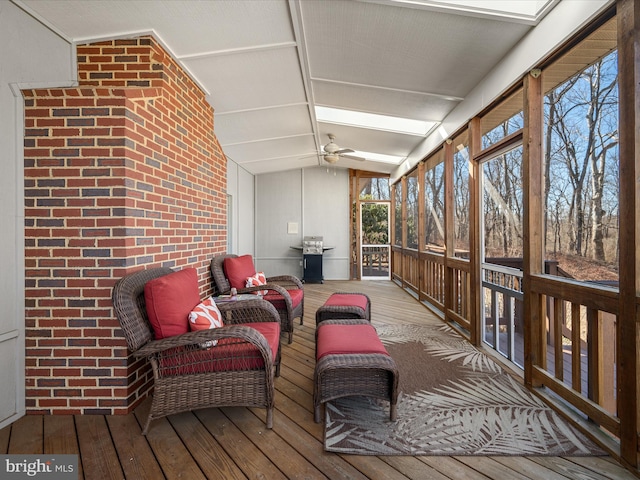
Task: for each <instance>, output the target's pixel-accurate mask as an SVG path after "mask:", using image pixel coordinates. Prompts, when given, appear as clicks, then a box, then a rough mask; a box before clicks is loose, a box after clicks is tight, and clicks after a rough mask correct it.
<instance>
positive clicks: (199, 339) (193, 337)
mask: <svg viewBox="0 0 640 480" xmlns="http://www.w3.org/2000/svg"><path fill="white" fill-rule="evenodd" d="M224 338H236V339H241V340H244V341H246V342H248V343H251V344H252V345H254V346H255V347H256V348H257V349H258V350H259V351H260V352H261V354H262V356H263V357H264V358H265V361H266V360H267V359H268V360H269V362H271V363H272V359H271V353H270V352H271V349H270V347H269V343H268V342H267V340H266V338H264V335H262V334H261V333H260V332H259V331H258V330H256V329H255V328H251V327H247V326H244V325H228V326H227V325H225V326H224V327H220V328H211V329H206V330H198V331H195V332H188V333H185V334H182V335H176V336H173V337H167V338H163V339H161V340H154V341H152V342H149V343H148V344H146V345H145V346H144V347H142V348H140V349H139V350H136V351H135V352H134V355H135V356H136V357H139V358H140V357H159V356H162V355H163V354H165V353H166V354H171V355H173V356H176V353H175V350H176V349H178V348H181V347H182V348H184V354H185V355H186V354H188V353H189V352H191V351H193V350H202V346H203V345H207V344H209V343H210V342H213V341H214V340H222V339H224Z"/></svg>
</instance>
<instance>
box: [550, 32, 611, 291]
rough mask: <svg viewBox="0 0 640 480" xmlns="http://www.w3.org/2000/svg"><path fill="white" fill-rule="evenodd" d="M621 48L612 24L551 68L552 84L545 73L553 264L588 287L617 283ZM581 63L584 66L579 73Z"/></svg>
mask: <svg viewBox="0 0 640 480" xmlns="http://www.w3.org/2000/svg"><path fill="white" fill-rule="evenodd" d="M606 32H614V33H613V34H612V35H603V33H606ZM615 47H616V35H615V20H612V21H609V22H608V23H607V24H605V25H604V26H603V27H601V28H600V29H599V30H598V31H596V32H594V34H592V35H591V36H590V38H589V39H588V40H587V41H585V42H582V43H581V44H580V45H578V46H576V47H575V48H574V49H573V50H570V51H569V52H568V53H567V54H566V55H565V56H563V57H562V58H560V59H559V60H558V61H557V62H556V63H555V64H553V65H552V66H550V67H549V69H548V71H549V75H548V77H549V78H548V79H547V73H546V72H547V70H545V77H544V78H545V92H546V96H545V145H546V152H545V159H544V160H545V166H544V167H545V170H544V171H545V182H544V198H545V207H546V208H545V213H544V215H545V218H544V225H545V230H546V231H545V252H546V258H547V259H552V260H556V261H557V262H558V266H559V267H560V268H561V269H562V271H564V272H565V273H566V274H567V275H568V276H570V277H573V278H575V279H578V280H584V281H604V282H611V281H617V280H618V221H619V218H618V195H619V190H618V178H619V173H620V172H619V158H618V69H617V65H618V64H617V52H616V51H615ZM576 59H580V60H581V62H580V63H579V64H578V65H582V66H581V67H580V70H578V71H575V70H576V69H577V68H578V67H576V63H577V62H576ZM585 63H588V65H586V66H584V65H585ZM571 67H573V68H572V69H571ZM567 77H568V78H567Z"/></svg>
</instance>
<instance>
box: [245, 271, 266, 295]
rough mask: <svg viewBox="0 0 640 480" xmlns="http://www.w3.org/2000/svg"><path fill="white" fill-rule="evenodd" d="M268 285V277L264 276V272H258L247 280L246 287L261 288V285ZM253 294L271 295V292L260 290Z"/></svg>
mask: <svg viewBox="0 0 640 480" xmlns="http://www.w3.org/2000/svg"><path fill="white" fill-rule="evenodd" d="M266 284H267V277H266V276H265V275H264V272H256V274H255V275H254V276H253V277H248V278H247V283H246V285H245V287H247V288H249V287H259V286H260V285H266ZM251 293H255V294H256V295H266V294H267V293H269V290H258V291H257V292H251Z"/></svg>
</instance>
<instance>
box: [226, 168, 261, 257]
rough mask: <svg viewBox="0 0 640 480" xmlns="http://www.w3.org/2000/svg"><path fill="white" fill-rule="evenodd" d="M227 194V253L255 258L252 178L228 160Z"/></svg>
mask: <svg viewBox="0 0 640 480" xmlns="http://www.w3.org/2000/svg"><path fill="white" fill-rule="evenodd" d="M227 194H228V195H229V196H230V198H229V201H230V202H231V218H229V220H228V227H229V228H228V230H227V235H229V236H230V243H231V248H230V249H229V251H228V253H235V254H237V255H243V254H245V253H250V254H251V255H254V256H255V215H254V207H255V187H254V176H253V175H252V174H250V173H249V172H247V171H246V170H245V169H244V168H242V167H241V166H239V165H238V164H237V163H235V162H234V161H233V160H230V159H228V160H227ZM228 243H229V242H228Z"/></svg>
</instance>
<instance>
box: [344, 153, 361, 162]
mask: <svg viewBox="0 0 640 480" xmlns="http://www.w3.org/2000/svg"><path fill="white" fill-rule="evenodd" d="M340 156H341V157H342V158H348V159H349V160H357V161H359V162H364V161H365V160H366V158H362V157H354V156H353V155H340Z"/></svg>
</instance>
